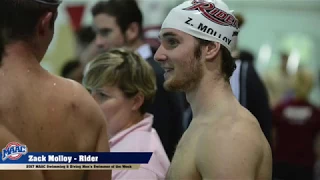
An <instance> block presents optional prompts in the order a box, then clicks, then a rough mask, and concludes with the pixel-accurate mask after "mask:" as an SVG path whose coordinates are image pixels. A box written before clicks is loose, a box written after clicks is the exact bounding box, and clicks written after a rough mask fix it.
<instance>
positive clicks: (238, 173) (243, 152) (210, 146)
mask: <svg viewBox="0 0 320 180" xmlns="http://www.w3.org/2000/svg"><path fill="white" fill-rule="evenodd" d="M255 139H256V138H252V137H250V134H249V133H247V132H233V133H228V132H223V131H221V132H220V133H215V134H213V133H212V132H208V133H207V134H206V135H204V137H203V138H202V140H201V141H203V143H200V144H199V146H201V147H199V148H197V155H196V167H197V169H198V171H199V173H200V174H201V176H202V179H210V180H225V179H230V180H238V179H245V180H254V179H255V172H256V170H257V167H255V166H256V165H257V164H258V163H257V161H258V160H257V159H258V158H257V157H259V156H260V155H259V150H258V146H257V144H258V142H256V140H255Z"/></svg>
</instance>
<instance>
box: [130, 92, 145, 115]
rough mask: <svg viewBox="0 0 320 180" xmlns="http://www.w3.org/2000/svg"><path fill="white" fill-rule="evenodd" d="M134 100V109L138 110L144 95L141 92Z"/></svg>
mask: <svg viewBox="0 0 320 180" xmlns="http://www.w3.org/2000/svg"><path fill="white" fill-rule="evenodd" d="M132 100H133V105H132V110H133V111H138V110H139V109H140V107H141V106H142V104H143V102H144V95H143V94H142V93H141V92H139V93H138V94H136V95H135V96H134V97H133V99H132Z"/></svg>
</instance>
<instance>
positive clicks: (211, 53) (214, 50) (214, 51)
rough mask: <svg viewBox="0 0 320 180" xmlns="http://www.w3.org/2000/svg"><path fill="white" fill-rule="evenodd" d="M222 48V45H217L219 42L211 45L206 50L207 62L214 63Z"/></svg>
mask: <svg viewBox="0 0 320 180" xmlns="http://www.w3.org/2000/svg"><path fill="white" fill-rule="evenodd" d="M220 47H221V45H220V43H217V42H211V43H209V44H208V45H207V46H206V49H205V58H206V61H213V60H214V59H215V58H216V57H217V56H218V54H219V51H220Z"/></svg>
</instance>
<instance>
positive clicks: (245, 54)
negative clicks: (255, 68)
mask: <svg viewBox="0 0 320 180" xmlns="http://www.w3.org/2000/svg"><path fill="white" fill-rule="evenodd" d="M239 59H241V60H242V61H248V62H252V63H253V61H254V55H253V54H252V53H251V52H250V51H247V50H241V51H240V55H239Z"/></svg>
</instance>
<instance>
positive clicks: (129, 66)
mask: <svg viewBox="0 0 320 180" xmlns="http://www.w3.org/2000/svg"><path fill="white" fill-rule="evenodd" d="M84 85H85V86H86V87H87V88H88V89H89V90H90V91H91V94H92V96H93V97H94V98H95V100H96V101H97V102H98V103H99V104H100V108H101V109H102V111H103V112H104V114H105V117H106V119H107V122H108V125H109V126H108V132H109V144H110V149H111V152H153V155H152V157H151V159H150V161H149V163H148V164H143V165H141V167H140V169H139V170H134V171H133V170H129V171H128V170H120V171H117V170H114V171H113V172H112V179H158V178H161V179H164V178H165V175H166V172H167V170H168V168H169V165H170V162H169V159H168V157H167V155H166V152H165V150H164V148H163V145H162V143H161V141H160V138H159V136H158V133H157V131H156V130H155V129H153V128H152V123H153V115H152V114H149V113H147V111H146V110H147V107H148V105H149V104H151V103H152V100H153V98H154V95H155V93H156V88H157V87H156V77H155V74H154V71H153V69H152V67H151V66H150V65H149V64H148V63H147V62H146V61H145V60H143V59H142V58H141V57H140V56H139V55H137V54H135V53H133V52H132V51H127V50H123V49H113V50H110V51H108V52H106V53H103V54H101V55H100V56H98V57H97V58H96V59H95V60H94V61H93V62H91V63H90V66H89V69H88V73H87V74H86V75H85V78H84Z"/></svg>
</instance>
